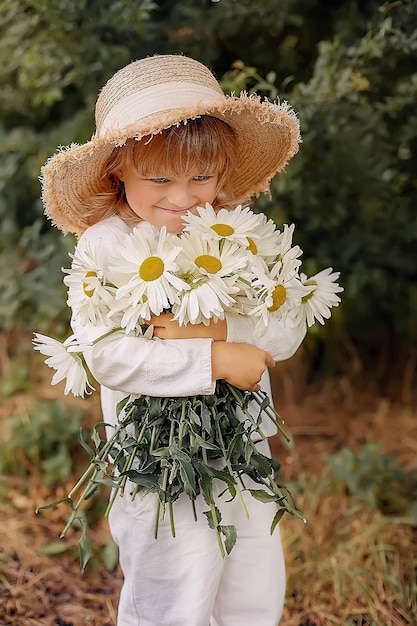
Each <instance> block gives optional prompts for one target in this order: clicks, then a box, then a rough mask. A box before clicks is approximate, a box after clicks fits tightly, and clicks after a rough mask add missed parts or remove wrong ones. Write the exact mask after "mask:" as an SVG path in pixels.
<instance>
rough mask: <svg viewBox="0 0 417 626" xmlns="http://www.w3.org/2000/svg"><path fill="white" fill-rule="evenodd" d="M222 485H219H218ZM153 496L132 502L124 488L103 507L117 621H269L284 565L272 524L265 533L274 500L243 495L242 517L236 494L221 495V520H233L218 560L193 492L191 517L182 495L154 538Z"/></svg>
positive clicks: (151, 625) (241, 625) (148, 624)
mask: <svg viewBox="0 0 417 626" xmlns="http://www.w3.org/2000/svg"><path fill="white" fill-rule="evenodd" d="M265 445H266V443H265ZM264 453H265V454H268V451H266V450H265V451H264ZM245 482H246V483H248V484H247V486H249V487H251V486H252V485H249V482H250V481H249V480H248V479H246V481H245ZM253 486H254V487H255V488H259V485H256V486H255V485H253ZM223 488H224V485H223V483H221V485H220V487H219V490H220V489H223ZM156 497H157V496H155V494H148V495H146V496H144V497H141V496H136V498H135V499H134V501H133V502H132V501H131V498H130V496H129V493H126V495H125V496H124V497H117V498H116V500H115V503H114V505H113V507H112V509H111V511H110V515H109V525H110V530H111V533H112V535H113V538H114V540H115V541H116V543H117V544H118V545H119V551H120V565H121V568H122V571H123V574H124V584H123V587H122V591H121V595H120V602H119V609H118V622H117V624H118V626H277V624H278V622H279V620H280V617H281V613H282V608H283V604H284V596H285V565H284V557H283V552H282V545H281V538H280V534H279V528H278V527H277V528H276V529H275V531H274V534H273V535H272V536H271V535H270V525H271V521H272V519H273V516H274V514H275V511H276V505H275V504H274V503H271V504H265V503H261V502H258V501H257V500H255V499H254V498H253V497H252V496H251V495H250V494H248V493H244V498H245V502H246V506H247V508H248V511H249V515H250V517H249V519H247V518H246V516H245V514H244V512H243V509H242V505H241V503H240V502H239V499H238V497H236V498H235V499H234V500H232V501H231V502H225V500H226V499H227V498H226V497H223V498H222V499H221V501H219V504H218V507H219V509H220V511H221V513H222V522H221V523H222V524H234V525H235V526H236V527H237V531H238V538H237V541H236V544H235V546H234V548H233V549H232V551H231V553H230V555H228V556H226V557H225V559H222V557H221V554H220V550H219V546H218V543H217V537H216V533H215V531H214V530H212V529H210V528H209V526H208V523H207V518H206V516H205V515H203V511H206V510H207V509H208V506H207V504H206V503H205V502H204V500H203V499H202V498H200V497H199V498H198V499H197V501H196V507H197V515H198V520H197V522H196V521H194V515H193V512H192V508H191V503H190V500H189V499H188V497H186V496H184V497H181V498H180V499H179V500H178V501H177V502H175V503H174V506H173V508H174V518H175V528H176V537H172V535H171V527H170V522H169V514H168V510H167V511H166V516H165V517H166V519H165V520H164V521H163V522H161V523H160V524H159V531H158V539H155V538H154V525H155V511H156Z"/></svg>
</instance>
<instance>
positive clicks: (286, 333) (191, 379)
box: [71, 216, 306, 437]
mask: <svg viewBox="0 0 417 626" xmlns="http://www.w3.org/2000/svg"><path fill="white" fill-rule="evenodd" d="M135 227H138V228H140V229H141V230H143V231H144V235H145V236H146V237H147V238H149V237H152V236H154V237H155V238H156V237H157V236H158V234H159V229H157V228H156V227H154V226H152V225H151V224H149V223H148V222H145V221H142V222H138V224H136V225H135ZM132 230H133V226H129V225H128V224H126V222H124V221H123V220H122V219H121V218H120V217H119V216H113V217H109V218H107V219H105V220H102V221H101V222H99V223H97V224H94V225H93V226H91V227H90V228H88V229H87V230H86V231H85V232H84V233H83V235H82V236H81V238H80V240H79V241H78V244H77V251H79V252H81V253H83V252H84V250H85V248H86V246H90V247H92V248H93V249H97V250H98V252H97V259H98V264H99V269H102V270H103V272H104V274H105V275H106V272H107V268H108V263H109V260H110V259H111V257H112V256H114V253H115V250H116V249H117V242H118V241H119V239H120V237H121V236H122V235H124V234H126V233H130V232H132ZM97 246H98V248H97ZM226 321H227V341H230V342H236V343H242V342H245V343H249V344H252V345H255V346H257V347H259V348H262V349H263V350H266V351H267V352H269V353H270V354H271V355H272V357H273V358H274V360H275V361H283V360H285V359H288V358H290V357H291V356H292V355H293V354H294V353H295V351H296V350H297V348H298V347H299V346H300V344H301V342H302V340H303V339H304V336H305V332H306V331H305V329H304V328H289V327H286V326H284V324H282V323H281V322H280V321H279V320H276V319H273V320H272V321H271V323H270V324H269V326H268V328H267V330H266V332H265V333H264V334H263V335H262V336H261V337H258V336H257V335H256V333H255V324H256V322H255V320H254V319H253V318H251V317H247V316H243V315H239V314H234V313H227V314H226ZM71 326H72V329H73V332H74V334H75V335H76V337H77V339H78V341H79V342H80V343H81V344H85V343H90V342H92V341H93V340H95V339H97V338H98V337H100V336H102V335H104V334H105V333H107V332H108V330H109V328H108V327H106V326H94V325H93V324H86V325H82V324H81V321H80V315H79V312H78V311H77V310H76V308H75V306H74V307H73V309H72V318H71ZM211 344H212V339H210V338H201V339H164V340H158V339H156V340H155V339H153V340H152V339H146V338H144V337H141V336H136V335H134V334H133V333H132V334H129V335H127V334H126V333H125V332H124V331H116V332H114V333H113V334H112V335H110V336H108V337H106V338H105V339H103V340H100V341H98V342H97V343H96V344H95V345H94V346H92V347H91V348H89V349H87V350H86V352H85V353H84V357H85V360H86V363H87V365H88V368H89V369H90V371H91V373H92V375H93V376H94V378H95V379H96V380H97V382H98V383H100V386H101V404H102V411H103V418H104V421H105V422H108V423H110V424H114V423H115V422H116V419H117V413H116V407H117V404H118V403H119V402H120V400H122V399H123V398H125V397H126V396H129V395H130V396H138V395H140V394H146V395H150V396H155V397H182V396H194V395H211V394H213V393H214V390H215V384H216V383H215V381H213V380H212V368H211ZM260 384H261V388H262V389H263V391H265V392H266V393H268V395H269V397H271V386H270V380H269V374H268V371H267V370H265V372H264V374H263V376H262V380H261V383H260ZM262 428H263V431H264V433H265V435H266V436H268V437H269V436H271V435H273V434H275V432H276V428H275V426H274V425H273V424H272V422H270V421H269V420H268V423H265V422H264V423H263V425H262Z"/></svg>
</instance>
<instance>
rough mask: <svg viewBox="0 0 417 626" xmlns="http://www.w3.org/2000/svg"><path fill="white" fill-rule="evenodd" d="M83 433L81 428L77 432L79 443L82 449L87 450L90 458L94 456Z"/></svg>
mask: <svg viewBox="0 0 417 626" xmlns="http://www.w3.org/2000/svg"><path fill="white" fill-rule="evenodd" d="M83 433H84V430H83V429H82V428H80V431H79V433H78V439H79V441H80V444H81V445H82V447H83V448H84V450H85V451H86V452H87V454H88V456H89V457H90V459H92V458H94V456H95V453H94V450H93V449H92V448H91V446H89V445H88V443H87V442H86V440H85V439H84V434H83Z"/></svg>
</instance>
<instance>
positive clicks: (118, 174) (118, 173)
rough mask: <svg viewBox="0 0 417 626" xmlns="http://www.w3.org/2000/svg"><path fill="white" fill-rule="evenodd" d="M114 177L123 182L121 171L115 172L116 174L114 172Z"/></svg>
mask: <svg viewBox="0 0 417 626" xmlns="http://www.w3.org/2000/svg"><path fill="white" fill-rule="evenodd" d="M114 175H115V176H116V177H117V178H118V179H119V180H121V181H122V182H123V180H124V179H123V172H122V170H117V172H114Z"/></svg>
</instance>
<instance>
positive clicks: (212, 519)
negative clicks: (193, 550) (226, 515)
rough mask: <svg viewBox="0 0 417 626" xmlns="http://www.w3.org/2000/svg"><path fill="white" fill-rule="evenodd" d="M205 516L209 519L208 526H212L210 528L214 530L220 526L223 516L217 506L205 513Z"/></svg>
mask: <svg viewBox="0 0 417 626" xmlns="http://www.w3.org/2000/svg"><path fill="white" fill-rule="evenodd" d="M204 515H205V516H206V517H207V521H208V525H209V526H210V528H212V529H213V530H214V529H217V528H218V527H219V526H220V522H221V520H222V516H221V513H220V511H219V509H218V508H217V506H215V505H213V507H212V509H210V511H204Z"/></svg>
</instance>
